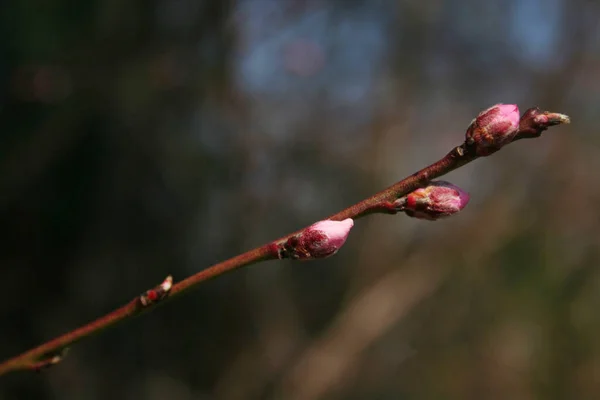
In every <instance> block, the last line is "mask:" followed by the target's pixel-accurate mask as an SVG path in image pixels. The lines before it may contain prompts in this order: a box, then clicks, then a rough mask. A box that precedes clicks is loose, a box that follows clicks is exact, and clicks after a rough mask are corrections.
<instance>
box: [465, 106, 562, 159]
mask: <svg viewBox="0 0 600 400" xmlns="http://www.w3.org/2000/svg"><path fill="white" fill-rule="evenodd" d="M570 122H571V120H570V119H569V117H568V116H566V115H564V114H559V113H553V112H550V111H542V110H540V109H539V108H537V107H533V108H530V109H528V110H527V111H525V113H524V114H523V116H522V117H519V107H517V105H516V104H496V105H495V106H492V107H490V108H488V109H487V110H485V111H482V112H481V113H479V115H478V116H477V118H475V119H474V120H473V121H471V124H470V125H469V127H468V128H467V133H466V135H465V136H466V138H465V144H466V145H467V147H468V148H469V147H470V148H471V149H472V150H473V151H474V153H475V154H476V155H478V156H482V157H483V156H489V155H490V154H493V153H495V152H496V151H498V150H500V149H501V148H502V147H503V146H505V145H507V144H508V143H510V142H512V141H515V140H519V139H526V138H534V137H538V136H540V135H541V134H542V132H543V131H545V130H546V129H548V128H549V127H551V126H554V125H560V124H568V123H570Z"/></svg>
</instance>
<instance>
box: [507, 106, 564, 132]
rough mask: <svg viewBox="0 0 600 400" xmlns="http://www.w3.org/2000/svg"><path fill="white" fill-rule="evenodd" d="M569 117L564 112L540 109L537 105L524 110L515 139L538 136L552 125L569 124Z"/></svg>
mask: <svg viewBox="0 0 600 400" xmlns="http://www.w3.org/2000/svg"><path fill="white" fill-rule="evenodd" d="M569 123H571V119H570V118H569V117H568V116H567V115H565V114H559V113H553V112H550V111H542V110H540V109H539V108H537V107H533V108H530V109H529V110H527V111H525V113H524V114H523V116H522V117H521V121H520V122H519V132H518V133H517V137H516V138H515V139H526V138H534V137H538V136H540V135H541V134H542V132H543V131H545V130H546V129H548V128H549V127H551V126H554V125H560V124H569Z"/></svg>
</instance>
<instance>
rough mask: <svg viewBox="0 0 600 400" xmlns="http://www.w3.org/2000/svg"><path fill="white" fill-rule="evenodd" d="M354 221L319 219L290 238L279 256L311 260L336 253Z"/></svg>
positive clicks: (281, 248) (282, 247) (348, 219)
mask: <svg viewBox="0 0 600 400" xmlns="http://www.w3.org/2000/svg"><path fill="white" fill-rule="evenodd" d="M353 226H354V221H353V220H352V219H351V218H347V219H345V220H343V221H331V220H325V221H319V222H317V223H315V224H313V225H311V226H309V227H308V228H306V229H304V230H303V231H302V232H300V233H299V234H298V235H295V236H292V237H291V238H289V239H288V240H287V241H286V242H285V243H283V245H282V246H281V247H280V250H279V258H292V259H296V260H298V259H300V260H310V259H314V258H325V257H329V256H332V255H334V254H335V253H337V251H338V250H339V249H340V247H342V245H343V244H344V243H345V242H346V239H347V238H348V234H349V233H350V229H352V227H353Z"/></svg>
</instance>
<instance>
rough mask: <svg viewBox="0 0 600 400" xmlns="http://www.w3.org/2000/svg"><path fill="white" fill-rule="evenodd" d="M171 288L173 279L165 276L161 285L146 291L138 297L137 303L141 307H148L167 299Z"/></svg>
mask: <svg viewBox="0 0 600 400" xmlns="http://www.w3.org/2000/svg"><path fill="white" fill-rule="evenodd" d="M172 287H173V277H172V276H171V275H169V276H167V277H166V278H165V280H164V281H162V283H161V284H160V285H158V286H156V287H154V288H152V289H149V290H146V291H145V292H144V293H142V294H141V295H140V296H139V297H138V302H139V304H141V306H142V307H148V306H150V305H152V304H154V303H157V302H159V301H161V300H162V299H164V298H165V297H167V296H168V295H169V292H170V291H171V288H172Z"/></svg>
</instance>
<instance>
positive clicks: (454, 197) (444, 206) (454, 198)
mask: <svg viewBox="0 0 600 400" xmlns="http://www.w3.org/2000/svg"><path fill="white" fill-rule="evenodd" d="M468 202H469V194H468V193H467V192H465V191H464V190H462V189H461V188H459V187H458V186H455V185H453V184H451V183H449V182H445V181H431V182H429V184H428V185H427V186H426V187H423V188H419V189H417V190H415V191H414V192H411V193H409V194H408V195H406V196H404V197H400V198H399V199H398V200H396V201H395V202H394V203H393V207H394V210H395V211H403V212H404V213H405V214H406V215H408V216H409V217H413V218H419V219H425V220H428V221H435V220H438V219H440V218H444V217H448V216H450V215H452V214H456V213H457V212H459V211H460V210H462V209H463V208H465V207H466V205H467V203H468Z"/></svg>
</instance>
